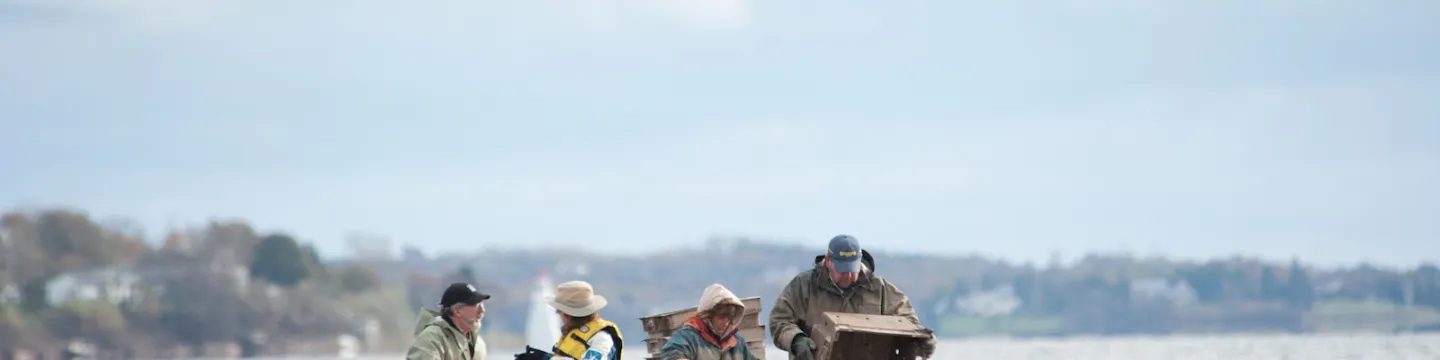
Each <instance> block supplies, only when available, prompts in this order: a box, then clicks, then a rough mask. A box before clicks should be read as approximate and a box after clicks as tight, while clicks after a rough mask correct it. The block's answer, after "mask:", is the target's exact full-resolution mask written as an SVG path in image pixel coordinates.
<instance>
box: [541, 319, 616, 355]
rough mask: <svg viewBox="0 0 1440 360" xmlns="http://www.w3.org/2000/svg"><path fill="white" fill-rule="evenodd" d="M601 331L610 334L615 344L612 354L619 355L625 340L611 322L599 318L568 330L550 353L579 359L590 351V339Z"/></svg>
mask: <svg viewBox="0 0 1440 360" xmlns="http://www.w3.org/2000/svg"><path fill="white" fill-rule="evenodd" d="M601 331H604V332H607V333H609V334H610V337H611V338H613V340H614V342H615V349H614V350H613V352H614V353H615V354H620V352H621V351H622V350H624V346H625V339H623V338H621V337H620V327H619V326H616V325H615V323H613V322H610V321H608V320H604V319H599V318H596V319H595V320H591V321H590V322H589V323H586V324H585V325H583V326H580V327H579V328H577V329H574V330H570V333H568V334H565V336H564V337H562V338H560V342H557V343H555V346H554V348H552V349H551V352H552V353H554V354H556V355H560V356H565V357H568V358H571V359H579V358H580V357H581V356H584V355H585V351H586V350H589V349H590V338H592V337H595V334H599V333H600V332H601ZM617 358H618V356H617Z"/></svg>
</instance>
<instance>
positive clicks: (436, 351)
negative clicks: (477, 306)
mask: <svg viewBox="0 0 1440 360" xmlns="http://www.w3.org/2000/svg"><path fill="white" fill-rule="evenodd" d="M479 332H480V329H475V334H471V335H470V336H465V334H464V333H462V332H460V329H457V328H455V326H454V325H450V323H449V322H447V321H445V318H443V317H441V316H440V313H438V312H435V310H430V309H424V308H422V309H420V318H419V319H416V320H415V342H414V343H412V344H410V350H409V351H407V352H405V360H485V352H486V349H485V340H483V339H481V338H480V335H479ZM472 348H473V349H474V352H473V355H471V354H472V352H471V350H470V349H472Z"/></svg>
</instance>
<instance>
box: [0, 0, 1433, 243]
mask: <svg viewBox="0 0 1440 360" xmlns="http://www.w3.org/2000/svg"><path fill="white" fill-rule="evenodd" d="M1322 3H1323V4H1322ZM1436 19H1440V2H1436V1H1434V0H1391V1H1384V0H1353V1H1352V0H1336V1H1319V2H1317V1H1294V0H1267V1H1254V0H1250V1H1238V0H1166V1H1133V0H1131V1H1126V0H1091V1H1086V0H1044V1H1042V0H1008V1H1001V0H991V1H938V0H930V1H905V0H900V1H882V2H875V1H816V0H797V1H768V2H761V1H754V0H583V1H582V0H563V1H555V0H531V1H494V0H478V1H477V0H467V1H460V0H455V1H450V0H442V1H426V2H409V3H402V2H395V1H278V0H245V1H240V0H232V1H206V0H167V1H161V0H124V1H121V0H113V1H102V0H0V49H3V50H0V52H3V55H0V204H3V205H4V206H5V207H7V208H16V207H43V206H52V205H58V206H73V207H77V208H81V209H85V210H87V211H90V212H91V213H92V214H94V215H95V216H97V217H100V218H108V217H128V218H132V219H135V220H137V221H139V222H140V223H141V224H143V225H144V226H145V228H146V230H147V231H148V232H150V233H152V235H153V234H158V233H161V232H163V231H164V229H165V228H166V227H167V226H171V225H180V224H189V223H198V222H202V221H205V219H207V218H211V217H226V218H229V217H238V218H244V219H248V220H250V221H252V222H253V223H254V224H256V226H257V227H259V228H261V229H266V230H286V231H291V232H293V233H295V234H297V235H299V236H300V237H301V238H302V239H304V240H309V241H314V242H315V243H316V244H318V245H319V246H320V247H321V249H322V251H324V252H326V253H329V254H336V255H339V254H342V253H343V252H344V251H345V247H344V242H343V241H342V240H341V239H342V238H343V237H344V235H345V234H347V233H349V232H352V231H363V232H369V233H378V234H384V235H388V236H390V237H392V238H394V239H395V241H396V242H401V243H410V244H414V245H416V246H418V247H420V248H422V249H424V250H426V251H427V252H430V253H432V254H433V253H437V252H452V251H461V252H470V251H478V250H480V249H483V248H485V247H487V246H492V245H493V246H503V247H523V246H534V245H541V244H546V245H567V244H574V245H579V246H583V247H585V248H589V249H592V250H599V251H607V252H626V253H634V252H641V251H656V250H659V249H663V248H667V247H676V246H682V245H686V244H698V243H700V242H701V241H703V240H704V239H705V238H707V237H709V236H711V235H717V234H738V235H754V236H766V237H779V238H784V239H791V240H806V241H808V243H812V244H814V246H815V247H816V250H817V252H818V251H820V249H821V247H823V246H824V242H825V240H826V239H828V238H829V237H830V236H832V235H835V234H837V233H849V234H853V235H855V236H857V237H858V238H859V239H860V240H861V242H862V244H863V245H865V246H867V247H868V248H871V249H878V250H886V251H904V252H926V253H968V252H978V253H981V254H986V255H993V256H1000V257H1005V258H1010V259H1017V260H1036V261H1044V259H1046V258H1047V257H1048V256H1049V254H1050V253H1051V252H1052V251H1059V252H1061V253H1062V254H1064V255H1066V256H1067V257H1071V256H1077V255H1079V254H1081V253H1082V252H1085V251H1090V250H1101V251H1118V250H1129V251H1134V252H1136V253H1140V254H1151V253H1161V254H1168V255H1174V256H1182V257H1190V258H1202V257H1214V256H1223V255H1229V254H1237V253H1239V254H1249V255H1259V256H1265V257H1270V258H1275V259H1288V258H1290V257H1291V256H1299V257H1301V258H1302V259H1304V260H1307V261H1312V262H1316V263H1321V264H1338V263H1346V264H1353V263H1357V262H1359V261H1362V260H1369V261H1378V262H1384V263H1390V264H1396V265H1413V264H1415V263H1417V262H1419V261H1422V260H1432V261H1434V260H1440V185H1437V184H1440V101H1437V100H1440V95H1437V94H1440V40H1437V39H1440V21H1437V20H1436Z"/></svg>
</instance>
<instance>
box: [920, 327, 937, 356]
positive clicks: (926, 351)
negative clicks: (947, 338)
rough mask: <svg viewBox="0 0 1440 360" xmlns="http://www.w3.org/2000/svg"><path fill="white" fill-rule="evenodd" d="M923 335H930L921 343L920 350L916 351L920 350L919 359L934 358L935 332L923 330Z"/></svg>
mask: <svg viewBox="0 0 1440 360" xmlns="http://www.w3.org/2000/svg"><path fill="white" fill-rule="evenodd" d="M925 333H927V334H930V338H929V339H925V341H923V342H921V343H920V348H919V349H918V350H920V351H919V353H920V354H919V355H920V357H922V358H925V359H927V360H928V359H930V357H931V356H935V342H936V341H935V331H934V330H931V329H925Z"/></svg>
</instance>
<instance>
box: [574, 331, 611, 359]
mask: <svg viewBox="0 0 1440 360" xmlns="http://www.w3.org/2000/svg"><path fill="white" fill-rule="evenodd" d="M589 343H590V349H589V350H585V355H581V356H580V360H605V359H609V358H610V352H611V350H614V349H615V339H612V338H610V333H607V332H600V333H599V334H595V336H592V337H590V341H589Z"/></svg>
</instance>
